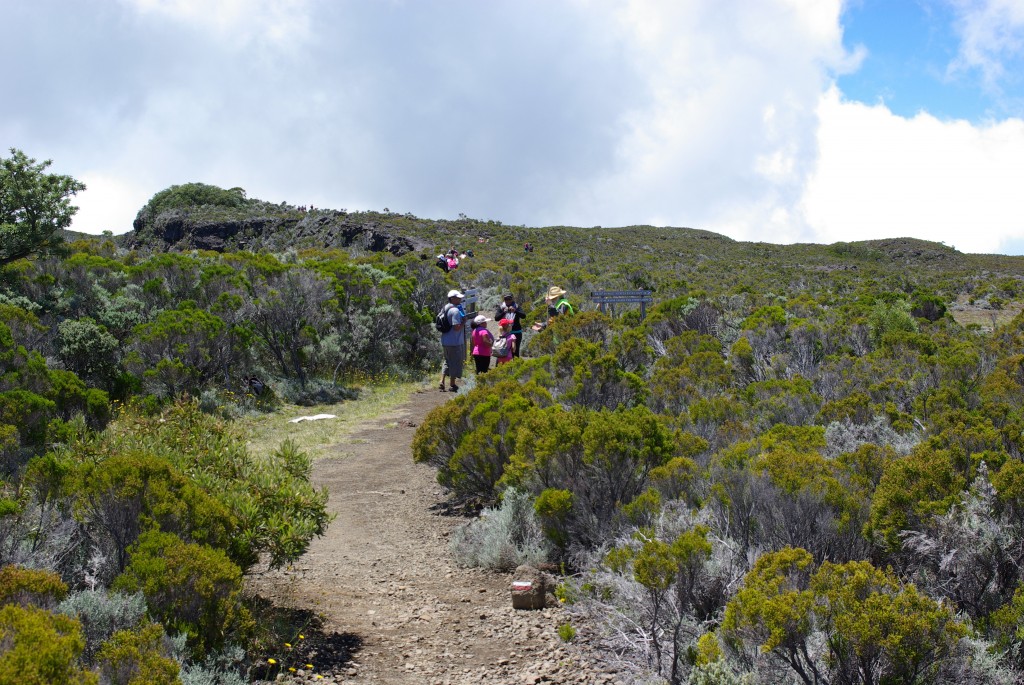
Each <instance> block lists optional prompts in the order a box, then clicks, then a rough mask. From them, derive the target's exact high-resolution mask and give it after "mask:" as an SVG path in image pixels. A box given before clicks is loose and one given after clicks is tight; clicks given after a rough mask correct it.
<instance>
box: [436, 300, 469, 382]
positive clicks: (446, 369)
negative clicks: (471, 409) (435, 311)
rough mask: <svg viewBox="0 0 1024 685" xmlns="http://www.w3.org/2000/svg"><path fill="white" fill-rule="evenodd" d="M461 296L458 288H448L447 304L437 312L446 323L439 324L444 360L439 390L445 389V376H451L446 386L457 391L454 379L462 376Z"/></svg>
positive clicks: (464, 332)
mask: <svg viewBox="0 0 1024 685" xmlns="http://www.w3.org/2000/svg"><path fill="white" fill-rule="evenodd" d="M462 298H463V294H462V293H461V292H459V291H458V290H449V291H448V304H446V305H445V306H444V308H443V309H441V312H440V313H439V319H443V322H446V323H447V325H446V326H439V329H440V330H441V348H442V349H443V350H444V361H443V362H442V363H441V392H444V391H445V387H444V379H445V377H450V378H451V385H450V386H449V388H448V389H449V390H450V391H451V392H458V390H459V386H458V385H457V384H456V381H457V380H458V379H460V378H462V365H463V363H464V361H465V359H466V331H465V326H464V325H463V323H462V322H463V319H464V318H465V314H463V312H462V307H460V306H459V305H461V304H462ZM445 329H447V330H445Z"/></svg>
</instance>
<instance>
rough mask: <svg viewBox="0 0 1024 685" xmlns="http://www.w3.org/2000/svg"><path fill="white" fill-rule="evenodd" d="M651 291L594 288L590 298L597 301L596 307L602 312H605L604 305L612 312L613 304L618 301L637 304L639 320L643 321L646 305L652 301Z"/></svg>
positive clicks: (645, 314) (645, 315)
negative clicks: (638, 306)
mask: <svg viewBox="0 0 1024 685" xmlns="http://www.w3.org/2000/svg"><path fill="white" fill-rule="evenodd" d="M653 292H654V291H652V290H595V291H593V292H592V293H590V299H591V301H593V302H595V303H597V308H598V309H599V310H600V311H601V313H602V314H605V313H607V312H606V311H605V307H609V308H610V309H611V312H612V313H614V312H615V305H616V304H619V303H622V304H639V305H640V320H641V321H643V320H644V319H645V318H646V317H647V305H649V304H651V303H652V302H654V300H653V298H652V297H651V295H652V294H653Z"/></svg>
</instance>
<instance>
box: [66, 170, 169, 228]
mask: <svg viewBox="0 0 1024 685" xmlns="http://www.w3.org/2000/svg"><path fill="white" fill-rule="evenodd" d="M77 178H78V180H80V181H82V182H83V183H85V187H86V190H85V192H82V193H79V194H78V195H76V196H75V197H74V200H73V202H72V204H74V205H76V206H77V207H78V212H77V213H76V214H75V218H74V224H73V225H72V226H71V228H72V229H73V230H75V231H80V232H82V233H92V234H100V233H102V232H103V231H113V232H114V233H122V232H124V229H125V225H126V221H127V225H128V226H130V225H131V221H132V219H134V217H135V211H137V210H138V209H140V208H141V207H142V206H143V205H144V204H146V202H148V201H149V198H150V197H152V196H153V191H152V190H151V189H150V188H148V187H144V186H142V185H140V184H138V183H133V182H132V181H129V180H126V179H125V178H124V177H120V176H111V175H107V174H105V173H103V172H87V173H84V174H80V175H78V176H77ZM133 207H134V208H135V209H134V210H132V209H130V208H133Z"/></svg>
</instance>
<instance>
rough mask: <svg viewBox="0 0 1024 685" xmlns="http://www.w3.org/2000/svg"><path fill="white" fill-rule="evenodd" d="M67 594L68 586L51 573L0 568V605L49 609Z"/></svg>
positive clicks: (13, 567) (17, 568)
mask: <svg viewBox="0 0 1024 685" xmlns="http://www.w3.org/2000/svg"><path fill="white" fill-rule="evenodd" d="M67 594H68V586H67V585H65V584H64V582H63V581H62V580H61V579H60V576H58V575H57V574H56V573H53V572H51V571H39V570H34V569H28V568H20V567H18V566H4V567H3V568H0V605H4V604H14V605H17V606H22V607H26V606H36V607H40V608H43V609H50V608H52V607H53V606H54V605H56V604H57V602H59V601H60V600H62V599H64V597H65V596H66V595H67Z"/></svg>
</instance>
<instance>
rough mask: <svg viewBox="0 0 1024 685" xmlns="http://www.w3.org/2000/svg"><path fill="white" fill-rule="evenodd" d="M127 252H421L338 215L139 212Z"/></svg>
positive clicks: (391, 231)
mask: <svg viewBox="0 0 1024 685" xmlns="http://www.w3.org/2000/svg"><path fill="white" fill-rule="evenodd" d="M120 242H121V244H122V245H123V246H124V247H127V248H129V249H143V248H149V249H155V250H212V251H216V252H223V251H226V250H251V251H260V250H270V251H280V250H285V249H288V248H314V247H320V248H340V249H347V250H352V249H357V250H364V251H367V252H390V253H392V254H394V255H403V254H407V253H409V252H414V251H417V250H419V249H422V248H423V247H425V245H424V244H420V241H418V240H415V239H413V238H410V237H406V236H403V235H401V234H400V233H399V229H398V228H397V227H395V226H393V225H389V224H387V223H386V222H383V221H379V220H375V219H369V218H367V217H366V215H361V216H359V217H356V216H353V215H350V214H347V213H345V212H341V211H315V212H309V213H306V212H298V211H276V212H271V211H253V210H248V211H243V212H231V211H227V212H223V211H219V212H215V211H201V210H200V211H189V210H172V211H167V212H163V213H161V214H159V215H157V216H155V217H154V216H149V215H148V214H147V213H146V212H145V211H141V212H139V214H138V216H137V217H136V219H135V223H134V230H133V231H132V232H131V233H127V234H125V235H124V236H122V237H121V241H120Z"/></svg>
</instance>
